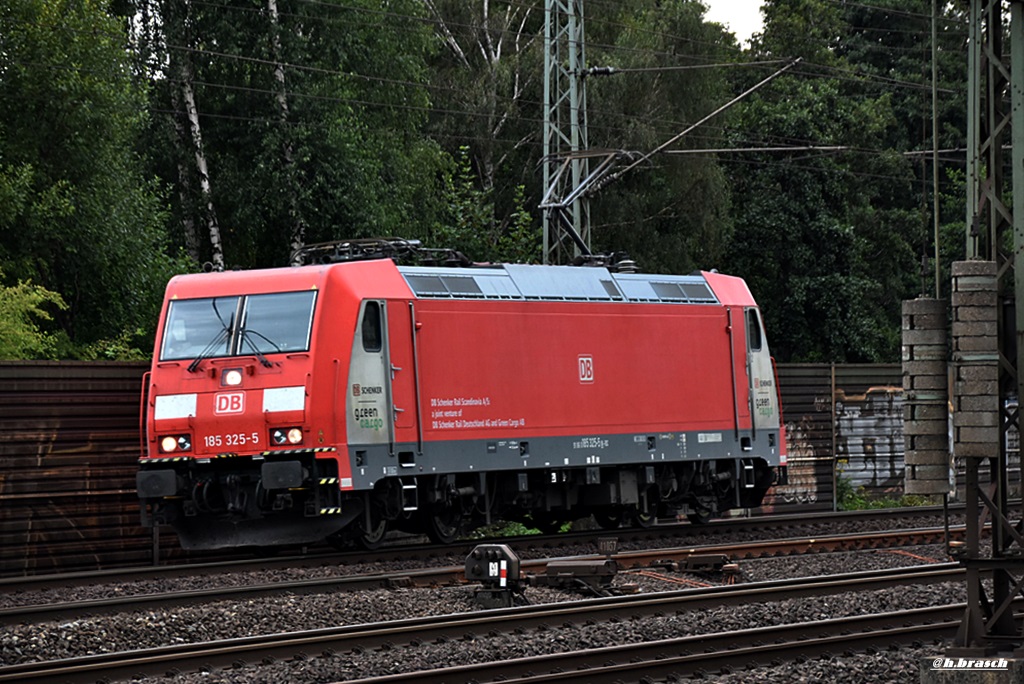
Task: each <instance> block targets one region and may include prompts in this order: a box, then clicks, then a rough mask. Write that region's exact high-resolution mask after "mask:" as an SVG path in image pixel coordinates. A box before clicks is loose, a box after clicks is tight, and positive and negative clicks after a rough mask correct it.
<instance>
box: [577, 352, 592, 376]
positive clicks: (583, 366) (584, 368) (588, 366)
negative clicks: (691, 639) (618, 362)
mask: <svg viewBox="0 0 1024 684" xmlns="http://www.w3.org/2000/svg"><path fill="white" fill-rule="evenodd" d="M579 364H580V382H594V357H592V356H581V357H580V358H579Z"/></svg>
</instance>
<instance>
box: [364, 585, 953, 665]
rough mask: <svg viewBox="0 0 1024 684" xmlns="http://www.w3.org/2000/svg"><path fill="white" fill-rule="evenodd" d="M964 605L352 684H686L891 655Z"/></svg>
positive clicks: (947, 621) (932, 633)
mask: <svg viewBox="0 0 1024 684" xmlns="http://www.w3.org/2000/svg"><path fill="white" fill-rule="evenodd" d="M963 611H964V604H954V605H948V606H936V607H933V608H920V609H914V610H909V611H900V612H898V613H884V614H881V615H865V616H857V617H850V618H839V619H835V620H823V621H818V622H815V623H813V624H808V623H797V624H788V625H779V626H774V627H768V628H761V629H749V630H741V631H734V632H723V633H721V634H702V635H698V636H692V637H683V638H679V639H666V640H659V641H650V642H642V643H637V644H627V645H622V646H610V647H605V648H595V649H588V650H586V651H572V652H568V653H557V654H546V655H543V656H536V657H530V658H517V659H512V660H501V661H495V662H488V663H474V664H472V665H462V666H458V667H452V668H444V669H437V670H420V671H415V672H408V673H402V674H400V675H390V676H383V677H370V678H364V679H358V680H349V684H388V683H391V682H402V683H403V684H444V683H448V684H450V683H451V682H455V681H467V682H468V681H473V682H494V681H500V682H502V683H503V684H514V683H521V684H526V683H527V682H529V683H530V684H540V683H542V682H556V683H558V684H564V683H566V682H584V683H586V684H622V682H630V681H641V682H650V681H654V680H661V679H663V678H664V679H667V680H668V681H675V679H674V678H678V677H685V676H690V675H693V674H696V673H698V672H715V671H721V672H735V671H736V670H741V669H748V670H749V669H754V668H756V667H763V666H766V665H769V664H772V663H776V662H778V661H780V660H792V659H795V658H809V657H810V658H813V657H816V656H819V655H823V654H829V653H843V652H848V651H860V650H863V649H865V648H870V647H876V648H891V647H892V646H894V645H907V644H913V643H917V642H925V641H930V640H937V639H942V638H945V637H948V636H950V635H951V634H953V633H954V632H955V631H956V628H957V627H958V625H959V623H960V620H961V618H962V617H963Z"/></svg>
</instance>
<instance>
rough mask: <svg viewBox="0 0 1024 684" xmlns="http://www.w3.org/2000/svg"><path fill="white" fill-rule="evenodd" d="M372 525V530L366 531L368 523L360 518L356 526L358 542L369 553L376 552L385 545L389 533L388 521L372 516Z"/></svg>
mask: <svg viewBox="0 0 1024 684" xmlns="http://www.w3.org/2000/svg"><path fill="white" fill-rule="evenodd" d="M370 525H371V527H370V530H369V531H367V530H365V529H364V527H365V526H366V523H365V521H363V520H362V518H360V522H359V523H358V524H357V525H356V529H357V532H356V541H357V542H359V545H360V546H362V547H363V548H364V549H366V550H367V551H376V550H377V549H379V548H380V547H381V545H383V544H384V537H385V536H386V535H387V533H388V521H387V520H385V519H384V518H380V517H378V516H376V515H372V514H371V517H370Z"/></svg>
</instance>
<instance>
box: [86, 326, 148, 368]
mask: <svg viewBox="0 0 1024 684" xmlns="http://www.w3.org/2000/svg"><path fill="white" fill-rule="evenodd" d="M152 349H153V334H152V332H151V331H149V330H145V329H142V328H136V329H135V330H125V331H123V332H122V333H121V334H120V335H118V336H117V337H115V338H113V339H110V340H98V341H96V342H93V343H92V344H90V345H88V346H87V347H86V348H85V349H83V350H82V351H81V352H80V353H79V358H80V359H82V360H84V361H146V360H149V358H150V357H151V356H152V353H153V352H152Z"/></svg>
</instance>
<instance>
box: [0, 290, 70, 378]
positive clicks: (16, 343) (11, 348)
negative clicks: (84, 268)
mask: <svg viewBox="0 0 1024 684" xmlns="http://www.w3.org/2000/svg"><path fill="white" fill-rule="evenodd" d="M2 277H3V271H0V278H2ZM49 308H53V309H56V310H63V309H66V308H67V304H65V303H64V300H63V299H62V298H61V296H60V295H59V294H57V293H56V292H51V291H49V290H47V289H46V288H43V287H40V286H38V285H33V284H32V283H30V282H25V281H19V282H18V283H17V284H16V285H13V286H11V287H4V286H3V285H0V359H6V360H18V359H52V358H54V357H55V352H56V348H57V340H56V339H55V336H54V335H53V334H52V333H47V332H45V331H43V330H41V329H40V323H43V322H45V321H50V320H52V318H53V317H52V315H51V314H50V311H49V310H48V309H49Z"/></svg>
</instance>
